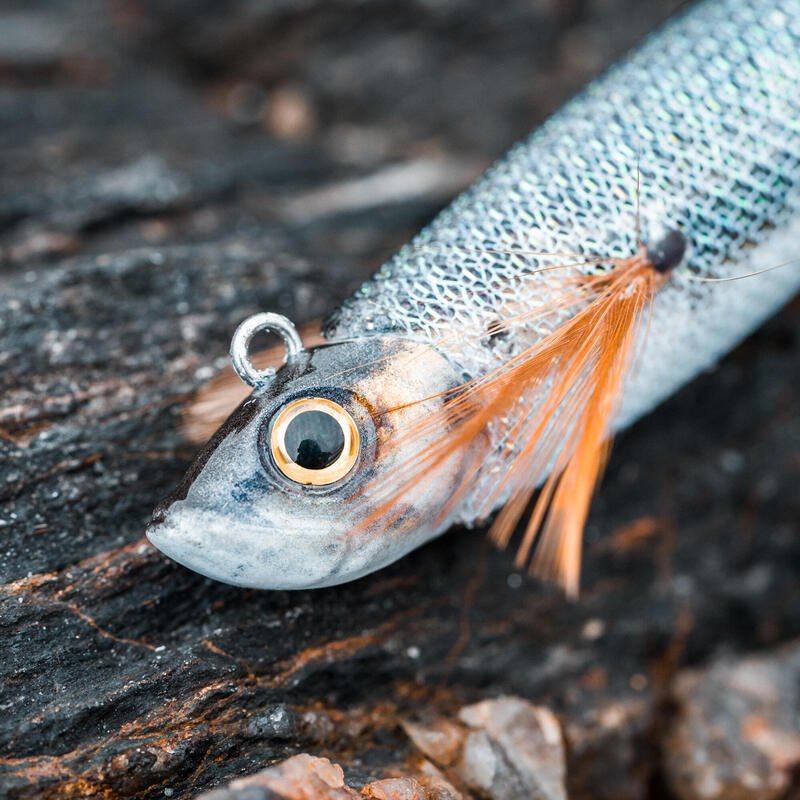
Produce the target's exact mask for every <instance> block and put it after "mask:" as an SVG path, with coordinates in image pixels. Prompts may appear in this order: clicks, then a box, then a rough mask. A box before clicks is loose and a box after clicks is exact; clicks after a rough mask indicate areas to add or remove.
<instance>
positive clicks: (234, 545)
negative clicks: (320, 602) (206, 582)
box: [145, 503, 347, 589]
mask: <svg viewBox="0 0 800 800" xmlns="http://www.w3.org/2000/svg"><path fill="white" fill-rule="evenodd" d="M183 505H184V504H181V503H176V504H175V505H174V506H173V507H172V508H170V509H168V510H166V511H159V512H157V514H156V515H154V518H153V521H152V522H151V523H150V524H149V525H148V527H147V530H146V531H145V534H146V536H147V538H148V539H149V540H150V542H151V544H153V545H154V546H155V547H157V548H158V549H159V550H160V551H161V552H162V553H164V555H166V556H168V557H169V558H171V559H172V560H173V561H176V562H178V563H179V564H181V565H183V566H184V567H188V568H189V569H192V570H194V571H195V572H199V573H200V574H201V575H205V576H206V577H208V578H213V579H214V580H218V581H222V582H224V583H229V584H232V585H234V586H243V587H248V588H255V589H310V588H315V587H321V586H329V585H331V584H334V583H339V582H340V581H341V580H342V578H339V579H338V580H337V579H336V576H337V575H338V574H340V573H341V571H342V570H343V569H345V568H346V567H345V564H346V561H347V548H346V547H345V546H344V545H343V543H341V542H340V543H338V544H337V542H336V541H335V539H334V538H333V537H331V531H330V529H329V527H328V526H326V525H320V526H315V527H316V530H315V529H314V528H313V527H312V526H308V527H304V529H303V530H302V531H301V532H299V533H300V535H298V532H297V531H292V532H289V531H286V530H281V529H279V527H278V526H273V525H264V524H258V525H249V524H243V523H242V522H241V520H237V519H235V518H232V517H231V516H229V515H226V514H213V513H209V512H208V511H203V510H198V509H192V508H190V507H189V508H186V507H182V506H183Z"/></svg>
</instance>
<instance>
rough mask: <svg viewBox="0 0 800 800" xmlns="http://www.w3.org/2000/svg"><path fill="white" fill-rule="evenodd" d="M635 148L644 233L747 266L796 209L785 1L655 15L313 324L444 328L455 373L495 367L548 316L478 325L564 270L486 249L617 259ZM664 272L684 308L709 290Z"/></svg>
mask: <svg viewBox="0 0 800 800" xmlns="http://www.w3.org/2000/svg"><path fill="white" fill-rule="evenodd" d="M637 159H638V161H639V164H640V171H641V182H640V187H639V203H640V206H641V235H642V238H643V239H644V240H645V241H650V240H652V238H653V237H655V236H657V235H658V233H659V232H660V231H662V230H664V229H672V228H679V229H681V230H682V231H683V232H684V234H685V236H686V238H687V239H688V242H689V248H688V254H687V260H686V264H685V268H688V269H689V270H691V271H693V272H695V273H700V274H703V275H710V276H720V277H722V276H726V275H733V274H741V273H742V272H743V271H746V270H745V269H744V265H745V264H746V263H747V262H748V258H747V254H746V253H745V250H744V249H745V248H749V247H751V246H752V245H753V244H758V243H761V242H764V241H765V240H766V239H768V238H769V237H770V236H771V234H772V232H773V231H774V230H775V229H776V228H780V227H781V226H783V225H785V224H786V223H787V221H788V220H789V219H790V218H791V217H792V216H793V215H794V214H796V213H797V212H798V210H800V2H798V0H777V1H776V0H746V1H743V0H722V1H721V2H706V3H704V4H702V5H700V6H698V7H696V8H693V9H691V10H690V11H689V13H687V14H685V15H684V16H682V17H680V18H678V19H677V20H675V21H673V22H672V23H670V24H668V25H667V26H666V27H665V28H664V29H663V30H662V31H661V32H659V33H658V34H656V35H654V36H651V37H650V39H648V40H647V41H646V42H645V43H644V45H643V46H641V47H640V48H639V49H638V50H637V51H635V52H634V53H633V54H631V55H630V56H629V57H628V58H627V59H626V60H625V61H624V62H623V63H621V64H620V65H618V66H617V67H615V68H614V69H612V70H611V71H610V72H609V73H607V74H606V75H605V76H604V77H602V78H601V79H599V80H597V81H595V83H593V84H591V85H590V86H589V87H588V88H587V89H586V90H585V91H584V92H583V93H582V94H581V95H579V96H578V97H576V98H575V99H574V100H572V101H571V102H570V103H568V104H567V105H566V106H565V107H564V108H563V109H562V110H561V111H560V112H559V113H557V114H556V115H555V116H553V117H552V118H551V119H550V120H549V121H548V122H546V123H545V124H544V125H543V126H542V127H541V128H540V129H539V130H538V131H537V132H536V133H534V134H533V136H531V137H530V138H529V139H528V140H527V141H525V142H523V143H521V144H519V145H517V146H516V147H515V148H513V149H512V150H511V152H510V153H509V154H508V155H507V156H506V158H505V159H503V160H502V161H500V162H499V163H498V164H496V165H495V166H494V167H493V168H492V169H491V170H490V171H489V172H488V173H487V174H486V175H485V176H484V177H483V178H482V179H481V180H480V181H478V182H477V183H476V184H475V185H474V186H473V187H472V188H470V189H469V190H468V191H467V192H466V193H464V194H463V195H462V196H461V197H459V198H458V199H457V200H456V201H455V202H454V203H453V204H452V205H451V206H450V207H449V208H448V209H446V210H445V211H444V212H443V213H442V214H441V215H440V216H439V217H438V218H437V219H436V220H435V221H434V222H433V223H432V224H431V225H430V226H429V227H428V228H427V229H426V230H425V231H423V232H422V233H421V234H420V235H419V236H418V237H417V238H416V239H415V240H414V241H413V242H412V243H411V244H410V245H409V246H407V247H406V248H404V249H403V250H402V251H401V252H400V253H399V254H398V255H397V256H396V257H394V258H393V259H392V260H390V261H389V262H388V263H387V264H386V265H385V266H384V267H383V268H382V269H381V270H380V271H379V272H378V273H377V274H376V275H375V277H374V278H373V279H372V280H370V281H369V282H367V283H365V284H364V285H363V286H362V287H361V289H360V290H359V292H358V293H357V294H356V295H355V296H354V297H353V298H352V299H350V300H348V301H346V302H345V304H344V305H343V307H342V308H341V309H339V310H338V311H337V312H336V313H335V314H334V315H333V316H332V317H331V319H330V320H329V321H328V323H327V325H326V335H327V336H328V337H329V338H342V337H348V336H363V335H365V334H366V335H371V334H373V333H394V334H398V335H403V336H411V337H414V338H420V339H423V340H428V341H431V342H440V340H446V341H444V342H442V343H441V344H439V345H438V346H439V347H440V348H442V349H443V350H444V351H445V352H447V354H448V355H449V356H450V357H452V358H453V360H454V361H455V362H457V363H458V364H459V365H460V366H461V367H462V368H463V369H464V370H465V372H466V374H467V375H468V376H470V377H475V376H477V375H480V374H482V373H484V372H485V371H487V370H488V369H491V368H493V367H496V366H498V365H499V364H500V363H502V362H503V361H505V360H507V358H508V357H509V355H513V354H514V353H516V352H519V350H521V349H522V348H524V347H526V346H528V345H529V344H530V343H531V342H532V341H536V339H538V338H539V337H540V336H541V335H543V334H546V333H549V332H550V331H551V330H552V329H553V328H554V327H556V325H557V324H558V323H559V321H560V320H558V319H557V318H549V319H548V320H547V321H546V322H545V323H544V328H543V327H542V323H541V321H540V322H538V323H537V324H536V325H531V326H528V327H526V326H525V325H521V326H520V328H519V330H517V331H516V332H515V334H514V335H513V336H511V337H510V338H509V340H508V341H503V340H502V339H496V338H495V339H494V340H491V341H490V340H489V338H488V337H483V338H482V339H478V337H480V336H481V334H482V333H483V332H485V331H486V330H487V328H488V327H489V326H490V325H491V324H492V322H493V321H494V320H496V319H497V318H498V316H501V315H503V314H504V313H507V310H508V309H519V308H535V307H536V306H537V305H539V304H541V303H542V302H544V301H545V300H546V299H547V298H548V297H549V296H550V294H551V292H552V291H553V289H554V288H557V286H558V284H559V282H560V280H561V276H562V275H563V273H560V272H545V273H540V274H538V275H532V276H529V277H525V273H529V272H530V271H531V270H535V269H537V268H540V267H549V266H553V265H554V264H557V263H559V259H557V258H554V257H549V256H540V257H536V256H523V255H514V256H509V255H504V254H501V253H497V252H496V251H498V250H501V249H520V250H529V251H530V250H535V251H546V252H567V253H575V254H587V255H588V254H602V255H604V256H610V257H611V256H613V257H627V256H630V255H631V254H632V253H633V252H634V251H635V250H636V247H637V242H636V225H635V220H636V194H637V191H636V165H637ZM478 251H483V252H478ZM489 251H495V252H489ZM792 255H794V254H792ZM560 260H561V261H562V263H569V262H570V261H574V259H571V258H564V259H560ZM760 266H765V265H764V264H763V263H762V264H761V265H760ZM588 269H591V267H588ZM792 279H793V276H789V277H787V276H782V277H779V276H776V275H772V276H771V277H770V278H769V281H771V282H773V283H775V284H780V283H781V282H782V281H783V282H785V281H787V280H792ZM673 284H674V285H673V286H671V287H668V288H666V289H665V290H664V292H663V293H662V294H664V295H669V294H670V293H678V294H681V295H683V296H685V298H686V302H687V303H688V302H690V299H691V298H693V299H692V300H691V302H693V303H694V305H695V306H696V307H700V306H702V304H703V301H704V298H706V297H707V296H710V295H712V294H714V293H718V292H719V291H720V287H718V286H703V285H699V284H697V283H694V284H690V283H688V282H686V281H683V282H681V280H680V276H677V277H676V279H675V280H674V281H673ZM746 291H747V292H752V291H754V286H753V285H750V286H748V287H746ZM756 294H757V291H756ZM783 296H784V297H785V292H783ZM658 305H659V306H664V307H667V306H669V305H670V301H669V298H668V297H665V298H663V299H662V300H660V301H659V304H658ZM755 305H756V306H757V303H756V304H755ZM660 312H661V309H659V308H656V309H654V315H655V317H656V320H654V322H655V323H657V318H658V317H659V316H660V315H661V314H660ZM664 316H665V315H664ZM751 327H752V325H751ZM740 335H741V334H740Z"/></svg>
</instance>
